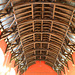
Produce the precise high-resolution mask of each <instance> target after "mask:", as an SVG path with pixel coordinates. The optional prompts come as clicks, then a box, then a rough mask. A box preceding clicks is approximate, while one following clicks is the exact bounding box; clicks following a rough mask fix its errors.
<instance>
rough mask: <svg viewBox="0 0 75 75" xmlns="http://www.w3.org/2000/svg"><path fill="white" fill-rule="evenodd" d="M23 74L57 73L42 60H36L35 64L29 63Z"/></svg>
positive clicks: (45, 74)
mask: <svg viewBox="0 0 75 75" xmlns="http://www.w3.org/2000/svg"><path fill="white" fill-rule="evenodd" d="M23 75H57V73H56V72H55V71H54V70H53V69H52V68H51V67H50V66H48V65H46V64H45V62H44V61H36V64H34V65H31V66H30V67H29V68H28V69H27V71H26V72H25V73H23Z"/></svg>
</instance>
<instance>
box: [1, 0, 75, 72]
mask: <svg viewBox="0 0 75 75" xmlns="http://www.w3.org/2000/svg"><path fill="white" fill-rule="evenodd" d="M65 1H66V0H65ZM62 2H63V0H62ZM0 7H1V8H2V9H1V10H0V28H1V31H2V35H1V40H2V39H5V41H6V42H7V44H8V47H7V51H8V50H10V51H11V53H12V59H15V60H16V64H15V65H19V70H21V73H23V72H24V71H25V70H27V68H28V67H29V66H30V65H32V64H34V63H35V61H36V60H44V61H45V63H46V64H48V65H50V66H51V67H52V68H53V69H54V70H55V71H57V72H58V71H59V72H60V71H61V70H62V71H64V66H66V67H67V68H68V65H67V61H68V60H71V61H72V62H73V59H72V55H71V54H72V53H73V52H74V51H75V7H74V6H71V5H69V4H66V2H64V3H59V1H56V0H9V1H5V2H4V3H0ZM12 59H11V60H12Z"/></svg>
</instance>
